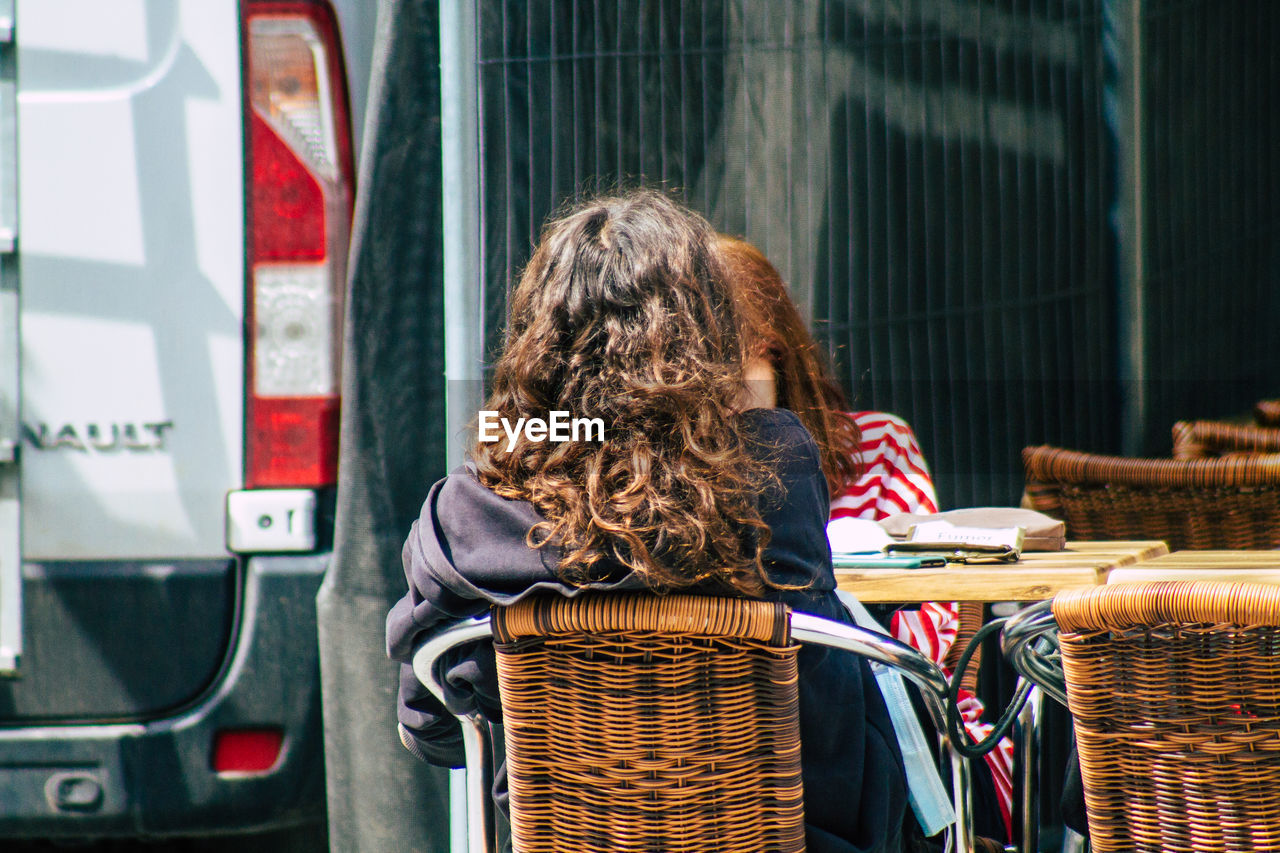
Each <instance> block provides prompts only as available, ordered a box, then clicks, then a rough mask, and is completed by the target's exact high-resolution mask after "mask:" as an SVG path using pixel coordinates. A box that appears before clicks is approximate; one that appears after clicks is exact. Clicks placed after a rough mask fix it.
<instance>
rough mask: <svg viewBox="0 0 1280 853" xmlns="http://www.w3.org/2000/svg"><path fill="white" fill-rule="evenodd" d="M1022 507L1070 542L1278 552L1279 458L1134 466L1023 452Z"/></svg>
mask: <svg viewBox="0 0 1280 853" xmlns="http://www.w3.org/2000/svg"><path fill="white" fill-rule="evenodd" d="M1022 460H1023V464H1024V466H1025V468H1026V478H1027V479H1026V488H1027V490H1026V502H1027V504H1028V505H1029V506H1031V508H1033V509H1036V510H1039V511H1040V512H1043V513H1045V514H1046V515H1050V516H1053V517H1054V518H1060V519H1062V520H1063V521H1064V522H1066V526H1067V536H1068V537H1070V538H1072V539H1162V540H1164V541H1165V542H1167V543H1168V545H1169V548H1170V549H1172V550H1182V549H1213V548H1231V549H1234V548H1258V549H1263V548H1280V456H1277V455H1269V454H1268V455H1261V454H1259V455H1248V456H1231V457H1225V458H1222V459H1191V460H1187V459H1134V458H1129V457H1121V456H1102V455H1097V454H1093V453H1079V452H1076V451H1072V450H1062V449H1060V448H1055V447H1044V446H1042V447H1028V448H1026V449H1025V450H1023V451H1022Z"/></svg>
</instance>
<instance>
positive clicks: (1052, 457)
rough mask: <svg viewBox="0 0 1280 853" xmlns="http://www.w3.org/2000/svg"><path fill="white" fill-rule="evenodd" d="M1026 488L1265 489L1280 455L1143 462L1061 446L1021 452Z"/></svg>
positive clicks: (1277, 478) (1277, 474)
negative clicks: (1088, 485) (1069, 485)
mask: <svg viewBox="0 0 1280 853" xmlns="http://www.w3.org/2000/svg"><path fill="white" fill-rule="evenodd" d="M1022 461H1023V463H1024V465H1025V468H1026V476H1027V488H1028V491H1029V492H1031V491H1033V485H1034V484H1037V483H1044V482H1049V483H1052V482H1064V483H1121V484H1125V485H1129V486H1149V487H1156V488H1160V487H1164V488H1175V487H1197V486H1210V487H1217V486H1228V485H1230V486H1261V485H1275V484H1276V483H1278V482H1280V455H1272V454H1269V455H1256V456H1232V457H1227V458H1222V459H1139V458H1131V457H1124V456H1105V455H1101V454H1096V453H1082V452H1080V451H1076V450H1064V449H1062V448H1057V447H1049V446H1045V445H1042V446H1039V447H1028V448H1025V449H1024V450H1023V451H1022Z"/></svg>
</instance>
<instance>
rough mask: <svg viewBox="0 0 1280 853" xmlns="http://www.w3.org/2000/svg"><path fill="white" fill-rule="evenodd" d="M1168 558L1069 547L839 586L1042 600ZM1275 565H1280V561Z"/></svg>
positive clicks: (1161, 550) (858, 572) (1157, 548)
mask: <svg viewBox="0 0 1280 853" xmlns="http://www.w3.org/2000/svg"><path fill="white" fill-rule="evenodd" d="M1168 553H1169V549H1168V548H1167V547H1166V546H1165V544H1164V543H1163V542H1068V543H1067V547H1066V550H1063V551H1037V552H1033V553H1027V554H1023V555H1022V559H1021V560H1019V561H1018V562H1016V563H998V564H978V565H966V564H962V563H948V564H947V565H946V566H942V567H940V568H936V569H862V568H859V569H841V568H837V569H836V584H837V585H838V586H839V587H840V589H845V590H848V591H849V592H852V593H853V594H854V595H856V596H858V598H859V600H861V601H863V602H868V603H870V602H876V603H888V602H903V601H988V602H991V601H1042V600H1043V599H1046V598H1052V597H1053V596H1054V595H1055V594H1056V593H1057V592H1058V591H1059V590H1062V589H1066V588H1067V587H1073V586H1096V585H1097V584H1101V583H1106V581H1107V578H1108V575H1111V574H1114V571H1115V570H1116V569H1118V568H1119V567H1121V566H1132V565H1134V564H1135V563H1143V562H1144V561H1149V560H1152V559H1154V558H1158V557H1160V556H1161V555H1164V554H1168ZM1200 553H1210V552H1203V551H1202V552H1200ZM1276 557H1277V558H1280V552H1277V553H1276ZM1276 564H1277V565H1278V566H1280V559H1276ZM1277 578H1280V569H1277Z"/></svg>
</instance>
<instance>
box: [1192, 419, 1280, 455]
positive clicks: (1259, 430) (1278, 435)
mask: <svg viewBox="0 0 1280 853" xmlns="http://www.w3.org/2000/svg"><path fill="white" fill-rule="evenodd" d="M1227 453H1280V429H1276V428H1275V427H1265V426H1249V425H1244V424H1232V423H1226V422H1223V421H1178V422H1177V423H1176V424H1174V425H1173V457H1174V458H1175V459H1198V458H1204V457H1214V456H1221V455H1223V454H1227Z"/></svg>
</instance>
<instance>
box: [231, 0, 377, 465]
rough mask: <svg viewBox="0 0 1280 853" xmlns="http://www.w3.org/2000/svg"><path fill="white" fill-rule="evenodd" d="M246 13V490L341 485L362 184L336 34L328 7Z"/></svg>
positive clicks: (284, 6)
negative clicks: (354, 214)
mask: <svg viewBox="0 0 1280 853" xmlns="http://www.w3.org/2000/svg"><path fill="white" fill-rule="evenodd" d="M243 9H244V39H245V48H246V49H245V56H246V71H245V79H246V80H247V83H246V89H247V91H246V97H245V102H246V104H247V105H248V106H247V107H246V113H247V115H246V120H245V125H246V128H247V133H248V141H247V148H248V150H247V152H246V154H247V158H248V162H249V169H248V174H249V179H248V198H249V204H248V219H249V228H248V231H249V238H248V242H249V246H248V253H249V285H248V291H249V292H248V299H247V304H248V306H249V308H248V333H247V335H246V359H245V361H246V366H247V367H246V371H247V374H248V375H247V388H248V390H247V392H246V393H247V399H246V401H245V404H246V405H245V433H246V441H245V458H246V461H245V484H246V486H247V487H248V488H280V487H307V488H311V487H320V486H327V485H332V484H334V483H335V482H336V481H337V467H338V411H339V391H340V387H339V370H340V366H341V341H342V301H343V289H344V286H345V281H346V260H347V246H348V242H349V240H350V236H351V198H352V188H353V185H354V176H353V168H352V162H351V142H350V140H351V129H350V120H349V118H348V116H349V112H348V109H347V102H346V86H345V83H344V82H343V81H344V75H343V73H342V55H341V52H340V49H339V45H338V40H337V29H336V24H335V22H334V18H333V15H332V11H331V10H330V9H329V7H328V6H327V5H325V4H323V3H319V2H314V3H304V2H291V3H278V2H272V3H258V2H248V3H246V4H245V5H244V6H243Z"/></svg>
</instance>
